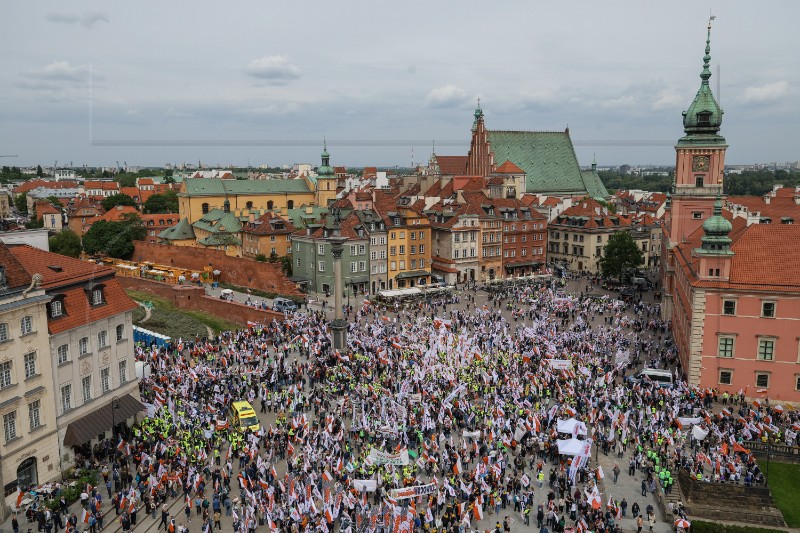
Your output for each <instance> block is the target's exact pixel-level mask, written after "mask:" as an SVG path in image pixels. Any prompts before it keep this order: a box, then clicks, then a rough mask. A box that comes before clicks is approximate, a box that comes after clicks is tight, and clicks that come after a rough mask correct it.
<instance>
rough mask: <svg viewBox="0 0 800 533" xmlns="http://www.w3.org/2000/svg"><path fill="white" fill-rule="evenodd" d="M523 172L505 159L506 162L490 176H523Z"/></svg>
mask: <svg viewBox="0 0 800 533" xmlns="http://www.w3.org/2000/svg"><path fill="white" fill-rule="evenodd" d="M524 173H525V171H524V170H522V169H521V168H519V167H518V166H517V165H515V164H514V163H512V162H511V161H509V160H507V159H506V162H505V163H503V164H502V165H500V166H499V167H497V168H496V169H495V170H494V172H492V174H524Z"/></svg>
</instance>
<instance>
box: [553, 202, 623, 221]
mask: <svg viewBox="0 0 800 533" xmlns="http://www.w3.org/2000/svg"><path fill="white" fill-rule="evenodd" d="M604 209H605V207H604V206H603V205H602V204H600V203H599V202H598V201H597V200H594V199H593V198H589V197H586V198H581V199H579V200H577V201H576V203H574V204H573V205H572V207H568V208H567V209H565V210H564V212H563V213H561V214H560V215H558V216H557V217H556V219H555V220H554V221H553V222H551V224H554V225H558V226H562V225H566V226H570V227H573V226H572V225H571V224H568V222H567V221H568V220H569V219H570V218H574V217H583V218H586V219H587V220H586V222H585V223H584V224H583V225H580V226H574V227H575V228H576V229H597V228H603V229H606V228H609V229H611V228H619V227H626V226H630V225H631V222H630V220H628V219H626V218H623V217H621V216H618V215H614V214H612V213H608V214H606V213H605V211H604ZM598 221H602V224H600V223H599V222H598ZM615 221H617V222H618V223H615Z"/></svg>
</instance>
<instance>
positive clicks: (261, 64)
mask: <svg viewBox="0 0 800 533" xmlns="http://www.w3.org/2000/svg"><path fill="white" fill-rule="evenodd" d="M244 71H245V73H246V74H247V75H248V76H250V77H253V78H256V79H259V80H263V81H265V82H267V83H269V84H271V85H286V84H287V83H289V82H290V81H293V80H297V79H300V77H301V76H302V75H303V73H302V72H301V71H300V69H299V68H298V67H297V66H295V65H293V64H291V63H290V62H289V58H288V57H286V56H282V55H276V56H264V57H261V58H259V59H254V60H252V61H251V62H250V63H248V64H247V66H246V67H245V69H244Z"/></svg>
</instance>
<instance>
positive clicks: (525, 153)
mask: <svg viewBox="0 0 800 533" xmlns="http://www.w3.org/2000/svg"><path fill="white" fill-rule="evenodd" d="M486 134H487V139H488V141H489V144H490V149H491V151H492V152H493V153H494V160H495V161H504V162H505V161H512V162H513V163H515V164H516V165H518V166H519V167H520V168H521V169H522V170H524V171H525V174H526V175H527V179H526V181H527V188H526V190H527V191H528V192H551V193H570V192H575V193H581V192H584V191H585V192H587V193H589V194H591V195H592V196H606V195H607V194H608V192H607V191H606V190H605V187H601V188H597V187H593V189H594V190H592V191H589V190H587V189H586V184H584V180H583V177H582V176H581V170H580V166H579V165H578V159H577V157H576V156H575V149H574V148H573V146H572V140H571V139H570V137H569V132H568V131H496V130H487V131H486ZM601 185H602V184H601ZM599 193H600V194H599Z"/></svg>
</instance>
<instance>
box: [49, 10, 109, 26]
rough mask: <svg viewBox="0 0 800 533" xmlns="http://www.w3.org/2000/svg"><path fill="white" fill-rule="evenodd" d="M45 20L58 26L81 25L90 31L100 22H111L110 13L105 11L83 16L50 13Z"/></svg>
mask: <svg viewBox="0 0 800 533" xmlns="http://www.w3.org/2000/svg"><path fill="white" fill-rule="evenodd" d="M45 18H46V19H47V20H48V21H50V22H54V23H56V24H67V25H70V26H74V25H75V24H80V25H81V26H83V27H84V28H88V29H91V28H93V27H94V25H95V24H97V23H98V22H109V17H108V13H105V12H104V11H89V12H87V13H84V14H83V15H78V14H75V13H48V14H47V16H46V17H45Z"/></svg>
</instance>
